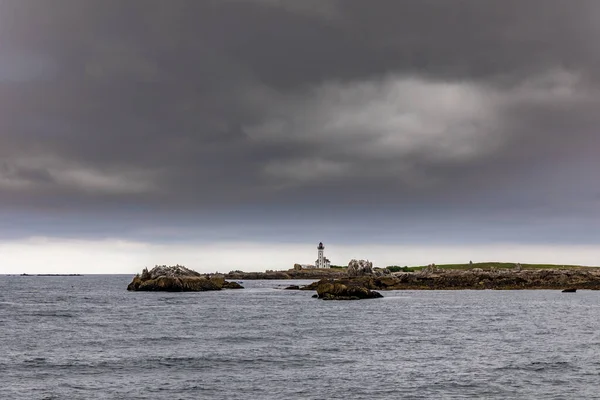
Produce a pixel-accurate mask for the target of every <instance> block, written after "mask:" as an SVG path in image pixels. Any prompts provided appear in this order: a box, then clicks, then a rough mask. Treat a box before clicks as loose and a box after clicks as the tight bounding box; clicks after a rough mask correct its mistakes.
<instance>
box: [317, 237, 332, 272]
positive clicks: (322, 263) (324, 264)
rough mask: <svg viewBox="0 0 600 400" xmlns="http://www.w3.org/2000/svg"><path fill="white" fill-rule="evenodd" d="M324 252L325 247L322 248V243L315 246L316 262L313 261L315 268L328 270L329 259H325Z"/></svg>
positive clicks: (329, 265)
mask: <svg viewBox="0 0 600 400" xmlns="http://www.w3.org/2000/svg"><path fill="white" fill-rule="evenodd" d="M324 251H325V246H323V242H320V243H319V245H318V246H317V261H315V267H316V268H330V267H331V262H330V261H329V259H327V258H325V255H324V254H323V252H324Z"/></svg>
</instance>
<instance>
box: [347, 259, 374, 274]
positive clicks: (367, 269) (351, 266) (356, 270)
mask: <svg viewBox="0 0 600 400" xmlns="http://www.w3.org/2000/svg"><path fill="white" fill-rule="evenodd" d="M346 272H347V274H348V276H349V277H355V276H370V275H373V263H372V262H369V261H365V260H350V262H349V263H348V268H347V269H346Z"/></svg>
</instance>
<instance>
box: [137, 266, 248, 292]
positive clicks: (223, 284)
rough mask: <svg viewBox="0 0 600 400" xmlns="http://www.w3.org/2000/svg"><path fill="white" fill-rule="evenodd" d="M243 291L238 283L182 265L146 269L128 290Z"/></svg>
mask: <svg viewBox="0 0 600 400" xmlns="http://www.w3.org/2000/svg"><path fill="white" fill-rule="evenodd" d="M221 289H242V286H241V285H240V284H238V283H237V282H227V281H226V280H225V278H224V277H223V276H222V275H202V274H200V273H198V272H196V271H194V270H191V269H189V268H186V267H184V266H181V265H175V266H171V267H167V266H166V265H162V266H156V267H154V268H152V269H151V270H150V271H148V269H147V268H144V270H143V271H142V273H141V274H138V275H136V276H135V277H134V278H133V280H132V281H131V283H130V284H129V285H128V286H127V290H132V291H147V292H148V291H163V292H203V291H208V290H221Z"/></svg>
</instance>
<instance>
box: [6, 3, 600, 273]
mask: <svg viewBox="0 0 600 400" xmlns="http://www.w3.org/2000/svg"><path fill="white" fill-rule="evenodd" d="M598 37H600V2H598V1H597V0H528V1H522V0H487V1H485V2H483V1H480V0H450V1H437V0H404V1H396V0H371V1H369V2H366V1H363V0H206V1H196V0H189V1H188V0H171V1H168V2H167V1H163V0H128V1H126V2H125V1H121V0H53V1H52V2H50V1H48V2H46V1H38V0H0V273H23V272H27V273H75V272H77V273H135V272H139V271H140V270H141V269H142V268H143V267H145V266H153V265H156V264H168V265H172V264H177V263H179V264H184V265H186V266H188V267H190V268H193V269H196V270H198V271H202V272H212V271H216V270H219V271H222V272H227V271H229V270H234V269H242V270H247V271H261V270H265V269H287V268H289V267H291V266H292V265H293V264H294V263H296V262H298V263H303V264H305V263H306V264H308V263H314V259H315V258H316V246H317V244H318V242H320V241H323V242H324V243H325V246H326V250H325V252H326V256H327V257H328V258H330V259H331V261H332V263H333V264H336V265H346V264H347V263H348V261H349V260H350V259H351V258H360V259H369V260H371V261H374V263H375V265H378V266H385V265H422V264H429V263H436V264H443V263H445V262H468V261H469V260H473V261H474V262H475V261H508V262H511V261H512V262H544V263H559V264H560V263H569V264H585V265H600V217H599V215H600V188H599V186H598V182H597V179H596V178H597V177H596V174H597V172H598V171H600V157H598V154H597V153H598V150H599V149H600V132H598V129H599V127H600V112H599V110H600V47H598V45H597V40H596V39H597V38H598Z"/></svg>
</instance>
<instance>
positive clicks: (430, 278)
mask: <svg viewBox="0 0 600 400" xmlns="http://www.w3.org/2000/svg"><path fill="white" fill-rule="evenodd" d="M336 284H342V285H345V286H347V287H353V288H356V287H363V288H365V289H368V290H483V289H493V290H519V289H520V290H523V289H548V290H561V291H564V292H566V293H569V292H570V293H573V292H575V291H576V290H577V289H591V290H600V269H599V268H590V267H570V268H562V269H561V268H551V269H548V268H531V269H527V268H524V267H523V266H521V265H520V264H515V265H514V267H513V268H498V269H496V268H494V267H489V268H488V269H482V268H469V269H451V268H450V269H444V268H439V267H436V266H435V265H430V266H428V267H426V268H423V269H420V270H418V271H415V272H397V273H381V272H379V271H374V270H372V269H371V268H369V267H368V266H367V267H361V268H359V269H358V270H356V269H354V268H352V269H351V268H350V267H349V268H348V276H347V277H346V278H342V279H322V280H320V281H318V282H314V283H312V284H310V285H307V286H305V287H301V288H300V290H317V294H318V297H319V298H325V297H326V296H327V292H330V293H332V294H334V295H335V294H336V293H337V292H338V291H339V290H338V289H333V288H331V285H334V286H335V285H336ZM353 290H355V289H353ZM324 291H325V293H322V292H324Z"/></svg>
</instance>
